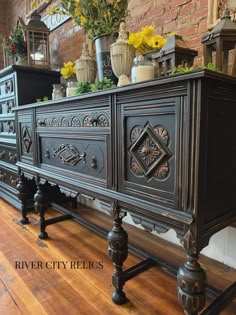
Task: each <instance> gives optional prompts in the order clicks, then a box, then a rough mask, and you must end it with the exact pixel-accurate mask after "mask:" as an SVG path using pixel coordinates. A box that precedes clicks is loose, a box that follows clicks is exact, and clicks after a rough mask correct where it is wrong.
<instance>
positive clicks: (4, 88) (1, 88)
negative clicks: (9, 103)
mask: <svg viewBox="0 0 236 315" xmlns="http://www.w3.org/2000/svg"><path fill="white" fill-rule="evenodd" d="M14 95H15V76H14V74H11V75H8V76H6V77H4V79H2V80H1V81H0V98H1V99H3V98H5V97H10V96H14Z"/></svg>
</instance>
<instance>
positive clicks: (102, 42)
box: [94, 34, 118, 84]
mask: <svg viewBox="0 0 236 315" xmlns="http://www.w3.org/2000/svg"><path fill="white" fill-rule="evenodd" d="M94 42H95V48H96V61H97V68H98V79H99V80H100V81H101V80H103V78H104V77H106V78H108V79H111V80H112V81H113V82H114V83H115V84H116V83H117V82H118V80H117V77H116V76H115V75H114V73H113V71H112V67H111V56H110V46H111V44H112V43H114V42H115V37H114V35H113V34H110V35H103V36H100V37H97V38H96V39H95V40H94Z"/></svg>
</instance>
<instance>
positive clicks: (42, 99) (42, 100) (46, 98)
mask: <svg viewBox="0 0 236 315" xmlns="http://www.w3.org/2000/svg"><path fill="white" fill-rule="evenodd" d="M46 101H48V97H47V96H43V97H42V98H36V102H46Z"/></svg>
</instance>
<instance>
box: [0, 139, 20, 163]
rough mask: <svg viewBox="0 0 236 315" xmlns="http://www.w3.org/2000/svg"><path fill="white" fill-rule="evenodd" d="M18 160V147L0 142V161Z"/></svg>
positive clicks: (11, 161)
mask: <svg viewBox="0 0 236 315" xmlns="http://www.w3.org/2000/svg"><path fill="white" fill-rule="evenodd" d="M16 160H17V154H16V148H13V147H11V146H8V145H5V144H2V143H0V161H3V162H6V163H10V164H15V163H16Z"/></svg>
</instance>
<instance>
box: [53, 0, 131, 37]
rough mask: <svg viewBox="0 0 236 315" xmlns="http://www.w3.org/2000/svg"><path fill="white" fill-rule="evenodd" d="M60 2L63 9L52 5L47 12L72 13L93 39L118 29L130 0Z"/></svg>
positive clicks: (73, 0) (71, 0) (63, 0)
mask: <svg viewBox="0 0 236 315" xmlns="http://www.w3.org/2000/svg"><path fill="white" fill-rule="evenodd" d="M60 4H61V6H62V8H61V9H60V8H59V9H58V7H57V6H55V5H52V6H50V7H49V9H48V10H47V13H48V14H57V13H59V14H67V15H70V16H71V17H72V18H73V19H74V21H75V22H76V24H77V25H79V26H81V27H83V28H84V30H85V31H86V32H87V34H88V36H89V37H90V38H91V39H94V38H96V37H98V36H102V35H106V34H111V33H113V32H114V31H116V30H118V28H119V25H120V23H121V21H122V20H123V19H124V18H125V16H126V15H127V13H128V10H127V7H128V0H61V1H60Z"/></svg>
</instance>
